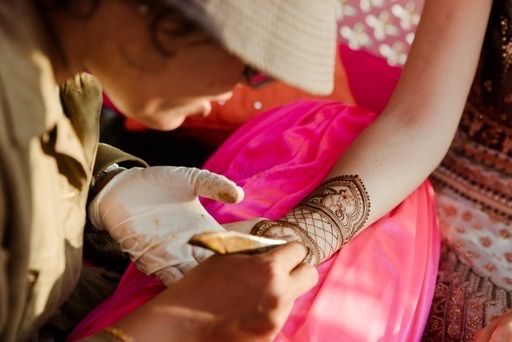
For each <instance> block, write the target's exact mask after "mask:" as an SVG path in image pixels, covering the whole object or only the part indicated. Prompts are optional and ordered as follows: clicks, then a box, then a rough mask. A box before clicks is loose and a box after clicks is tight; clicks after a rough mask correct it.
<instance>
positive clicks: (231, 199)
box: [217, 185, 244, 203]
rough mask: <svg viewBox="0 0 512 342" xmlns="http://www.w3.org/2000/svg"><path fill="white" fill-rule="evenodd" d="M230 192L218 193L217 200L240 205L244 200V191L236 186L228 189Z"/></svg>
mask: <svg viewBox="0 0 512 342" xmlns="http://www.w3.org/2000/svg"><path fill="white" fill-rule="evenodd" d="M226 190H228V191H222V190H221V191H219V192H218V193H217V198H218V199H219V200H220V201H222V202H224V203H239V202H241V201H242V200H243V199H244V190H243V189H242V188H241V187H239V186H238V185H235V186H233V187H230V188H229V189H226Z"/></svg>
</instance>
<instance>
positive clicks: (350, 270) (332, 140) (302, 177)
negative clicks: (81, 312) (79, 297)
mask: <svg viewBox="0 0 512 342" xmlns="http://www.w3.org/2000/svg"><path fill="white" fill-rule="evenodd" d="M374 119H375V115H373V114H372V113H370V112H368V111H365V110H363V109H360V108H357V107H348V106H345V105H343V104H341V103H337V102H326V101H302V102H298V103H295V104H292V105H288V106H284V107H281V108H277V109H274V110H271V111H269V112H267V113H265V114H262V115H260V116H258V117H256V118H255V119H253V120H251V121H249V122H248V123H246V124H245V125H244V126H242V128H241V129H239V130H238V131H237V132H236V133H235V134H234V135H233V136H232V137H231V138H230V139H229V140H228V141H227V142H226V143H225V144H224V145H223V146H222V147H221V148H220V149H219V150H218V151H217V152H216V153H215V155H214V156H212V157H211V158H210V160H209V161H208V162H207V163H206V165H205V168H207V169H210V170H212V171H215V172H218V173H221V174H224V175H226V176H228V177H230V178H231V179H233V180H234V181H236V182H237V183H238V184H240V185H241V186H243V188H244V190H245V192H246V198H245V200H244V201H243V202H242V203H240V204H237V205H225V204H219V203H216V202H211V201H204V204H205V207H206V208H207V209H208V211H209V212H210V213H212V215H213V216H214V217H215V218H216V219H217V220H218V221H219V222H221V223H228V222H233V221H238V220H243V219H248V218H253V217H267V218H270V219H277V218H280V217H282V216H283V215H285V214H286V213H287V212H288V211H289V210H290V209H291V208H293V207H294V206H295V205H296V204H297V203H298V202H299V201H300V200H302V199H303V198H304V197H305V196H306V195H308V194H309V193H310V192H311V191H312V190H313V189H314V188H315V187H316V186H317V185H318V184H319V183H320V182H321V181H322V180H323V179H324V177H325V176H326V175H327V173H328V171H329V170H330V168H331V167H332V166H333V164H334V163H335V162H336V160H338V158H339V157H340V156H341V154H342V153H343V151H344V150H345V149H346V148H347V147H348V146H349V145H350V143H351V142H352V141H353V140H354V139H355V138H356V137H357V135H358V134H359V133H360V132H361V131H362V130H363V129H364V128H365V127H367V126H368V125H369V124H370V123H371V122H372V121H373V120H374ZM432 195H433V194H432V190H431V188H430V186H429V185H428V183H425V184H423V185H422V186H421V187H420V188H419V189H418V190H417V191H416V192H414V193H413V194H412V195H411V196H409V197H408V198H407V199H406V200H405V201H404V202H403V203H402V204H400V205H399V206H398V207H397V208H395V209H394V210H393V211H391V212H390V213H389V214H388V215H387V216H386V217H384V218H382V219H381V220H380V221H378V222H377V223H375V224H373V225H372V227H370V228H368V229H367V230H366V231H365V232H363V233H362V234H361V235H360V236H358V237H357V238H356V239H354V240H353V241H352V242H350V243H349V244H348V245H347V246H346V247H344V248H343V250H342V251H341V252H339V253H338V254H336V255H335V256H334V257H333V258H331V259H330V260H329V261H327V262H325V263H324V264H322V265H321V266H320V267H319V272H320V281H319V283H318V284H317V286H316V287H315V288H314V289H312V290H311V291H310V292H308V293H307V294H306V295H304V296H302V297H301V298H299V299H298V300H297V301H296V304H295V306H294V308H293V310H292V313H291V316H290V318H289V320H288V322H287V323H286V325H285V327H284V328H283V330H282V332H281V333H280V334H279V336H278V337H277V340H281V341H333V340H337V341H414V340H419V338H420V336H421V332H422V330H423V326H424V324H425V320H426V317H427V314H428V310H429V308H430V301H431V298H432V293H433V290H434V285H435V277H436V271H437V261H438V254H439V250H438V246H439V236H438V230H437V224H436V218H435V210H434V203H433V201H434V200H433V196H432ZM234 280H236V279H234ZM207 284H208V283H207V282H205V286H208V285H207ZM163 288H164V287H163V286H162V285H161V284H160V283H159V282H158V281H157V280H155V279H153V278H152V277H148V276H145V275H143V274H142V273H140V272H139V271H138V270H137V269H136V267H135V266H134V265H133V264H132V265H130V266H129V268H128V269H127V271H126V273H125V274H124V276H123V278H122V280H121V282H120V284H119V286H118V288H117V290H116V292H115V293H114V294H113V295H112V296H111V297H110V298H109V299H107V300H106V301H105V302H104V303H103V304H101V305H100V306H99V307H98V308H97V309H96V310H94V311H93V312H92V313H90V314H89V315H88V316H87V317H86V318H85V319H84V320H83V321H82V322H81V323H80V325H78V326H77V327H76V329H75V331H74V332H73V334H72V335H71V336H70V338H69V339H70V340H77V339H79V338H81V337H84V336H87V335H90V334H92V333H94V332H97V331H99V330H101V329H102V328H104V327H106V326H108V325H110V324H112V323H113V322H115V321H117V320H118V319H120V318H122V317H123V316H125V315H126V314H127V313H129V312H131V311H132V310H134V309H135V308H137V307H138V306H139V305H141V304H143V303H144V302H146V301H147V300H149V299H150V298H151V297H153V296H154V295H156V294H158V293H159V292H160V291H162V290H163Z"/></svg>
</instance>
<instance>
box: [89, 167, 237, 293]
mask: <svg viewBox="0 0 512 342" xmlns="http://www.w3.org/2000/svg"><path fill="white" fill-rule="evenodd" d="M198 196H204V197H208V198H211V199H215V200H219V201H223V202H226V203H236V202H239V201H241V200H242V198H243V191H242V189H241V188H240V187H238V186H237V185H236V184H235V183H233V182H232V181H230V180H228V179H227V178H226V177H224V176H221V175H217V174H215V173H212V172H209V171H207V170H199V169H196V168H186V167H170V166H157V167H150V168H145V169H144V168H133V169H129V170H126V171H123V172H121V173H120V174H118V175H116V176H115V177H114V178H113V179H112V180H111V181H110V182H109V183H108V184H107V185H106V186H105V187H104V188H103V189H102V190H101V192H100V193H99V194H98V195H97V196H96V197H95V198H94V200H93V201H92V202H91V204H90V205H89V218H90V220H91V222H92V224H93V225H94V226H95V227H97V228H99V229H104V230H106V231H108V232H109V234H110V235H111V236H112V237H113V238H114V239H115V240H116V241H118V242H119V243H120V244H121V248H122V249H123V251H125V252H127V253H129V254H130V256H131V258H132V260H134V261H136V262H137V266H138V267H139V269H141V270H142V271H143V272H144V273H146V274H155V275H156V276H157V277H158V278H160V279H161V280H162V281H163V282H164V284H166V285H169V284H171V283H173V282H175V281H177V280H178V279H179V278H181V277H182V276H183V273H185V272H187V271H188V270H190V269H191V268H192V267H194V266H196V265H197V263H198V262H200V261H202V260H204V259H206V258H207V257H209V256H211V254H212V253H211V252H209V251H207V250H205V249H203V248H199V247H192V246H190V245H189V244H188V243H187V241H188V240H189V238H190V237H191V236H192V235H193V234H196V233H198V232H202V231H207V230H222V229H223V228H222V226H221V225H220V224H219V223H217V222H216V221H215V220H214V219H213V218H212V217H211V216H210V215H209V214H208V213H207V212H206V210H205V209H204V208H203V206H202V205H201V203H200V202H199V199H198Z"/></svg>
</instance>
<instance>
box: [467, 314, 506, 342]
mask: <svg viewBox="0 0 512 342" xmlns="http://www.w3.org/2000/svg"><path fill="white" fill-rule="evenodd" d="M487 341H490V342H508V341H512V310H509V311H507V312H505V313H503V314H502V315H501V316H499V317H497V318H496V319H494V320H493V321H492V322H491V323H489V324H488V325H487V326H486V327H485V328H483V329H482V330H480V331H479V332H478V334H477V336H475V342H487Z"/></svg>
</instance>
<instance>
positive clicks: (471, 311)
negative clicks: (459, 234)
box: [422, 243, 512, 342]
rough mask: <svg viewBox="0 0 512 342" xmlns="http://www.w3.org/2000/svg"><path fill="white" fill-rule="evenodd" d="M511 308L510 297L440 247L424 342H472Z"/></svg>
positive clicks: (453, 253)
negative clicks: (496, 318)
mask: <svg viewBox="0 0 512 342" xmlns="http://www.w3.org/2000/svg"><path fill="white" fill-rule="evenodd" d="M510 308H512V293H511V292H509V291H507V290H505V289H504V288H501V287H499V286H497V285H495V284H494V283H492V282H491V280H490V279H489V278H487V277H481V276H479V275H478V274H476V273H475V272H474V270H473V269H472V268H471V267H469V266H467V265H466V264H464V263H463V262H462V261H461V260H460V259H459V257H458V256H457V254H456V252H455V250H454V249H452V248H450V247H448V246H447V244H446V243H443V247H442V249H441V258H440V265H439V274H438V278H437V284H436V290H435V293H434V298H433V302H432V307H431V310H430V315H429V318H428V322H427V325H426V327H425V332H424V335H423V339H422V340H423V341H435V342H440V341H473V339H474V336H475V334H476V333H477V332H478V331H479V330H480V329H482V328H483V327H485V326H486V325H487V324H488V323H489V322H490V321H492V320H493V319H494V318H495V317H497V316H499V315H500V314H502V313H503V312H505V311H507V310H508V309H510Z"/></svg>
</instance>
